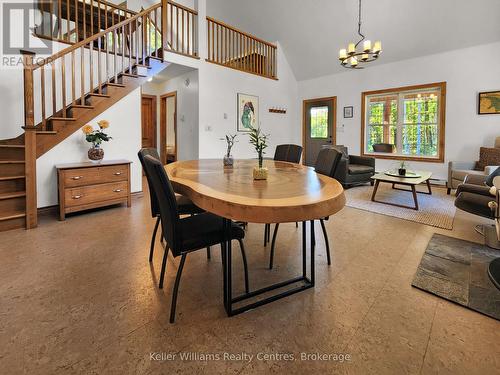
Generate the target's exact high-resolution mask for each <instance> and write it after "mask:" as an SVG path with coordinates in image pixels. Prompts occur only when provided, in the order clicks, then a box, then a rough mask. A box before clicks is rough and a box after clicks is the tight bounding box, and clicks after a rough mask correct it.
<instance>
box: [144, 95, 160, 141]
mask: <svg viewBox="0 0 500 375" xmlns="http://www.w3.org/2000/svg"><path fill="white" fill-rule="evenodd" d="M141 115H142V147H152V148H157V145H156V96H154V95H142V105H141Z"/></svg>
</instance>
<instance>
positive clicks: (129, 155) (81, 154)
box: [36, 88, 142, 207]
mask: <svg viewBox="0 0 500 375" xmlns="http://www.w3.org/2000/svg"><path fill="white" fill-rule="evenodd" d="M101 119H106V120H108V121H109V122H110V127H109V128H108V129H107V134H109V135H110V136H111V137H113V139H112V140H111V141H109V142H104V143H103V145H102V148H103V149H104V159H105V160H111V159H127V160H131V161H132V165H131V190H132V192H137V191H141V190H142V169H141V165H140V162H139V159H138V158H137V152H138V151H139V150H140V148H141V90H140V89H139V88H138V89H136V90H134V91H133V92H132V93H130V94H129V95H127V96H126V97H125V98H123V99H122V100H120V101H119V102H117V103H116V104H114V105H113V106H112V107H110V108H108V109H107V110H106V111H104V112H103V113H101V114H100V115H99V116H97V117H96V118H95V119H93V120H92V121H91V122H90V124H92V125H94V126H96V124H97V121H99V120H101ZM89 147H90V144H89V143H87V142H86V141H85V137H84V135H83V133H82V132H81V130H78V131H76V132H75V133H73V134H72V135H71V136H70V137H68V138H66V139H65V140H64V141H63V142H61V143H59V144H58V145H57V146H55V147H54V148H53V149H51V150H49V151H48V152H47V153H45V154H44V155H42V156H41V157H40V158H39V159H38V160H37V163H36V165H37V191H38V207H47V206H52V205H56V204H57V202H58V198H57V174H56V170H55V167H54V166H55V165H56V164H61V163H72V162H81V161H88V157H87V151H88V149H89Z"/></svg>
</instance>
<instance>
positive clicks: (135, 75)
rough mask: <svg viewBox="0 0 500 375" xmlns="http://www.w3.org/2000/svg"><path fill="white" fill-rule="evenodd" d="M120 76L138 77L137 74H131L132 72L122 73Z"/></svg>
mask: <svg viewBox="0 0 500 375" xmlns="http://www.w3.org/2000/svg"><path fill="white" fill-rule="evenodd" d="M122 76H125V77H132V78H139V77H140V75H139V74H133V73H122Z"/></svg>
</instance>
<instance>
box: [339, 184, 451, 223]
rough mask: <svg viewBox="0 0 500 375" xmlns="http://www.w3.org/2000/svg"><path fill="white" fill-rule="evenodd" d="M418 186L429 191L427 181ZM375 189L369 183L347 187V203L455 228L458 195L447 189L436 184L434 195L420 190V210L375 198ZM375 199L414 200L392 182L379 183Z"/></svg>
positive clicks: (397, 201)
mask: <svg viewBox="0 0 500 375" xmlns="http://www.w3.org/2000/svg"><path fill="white" fill-rule="evenodd" d="M417 190H422V191H427V187H426V186H424V185H421V186H417ZM372 192H373V187H372V186H368V185H367V186H357V187H353V188H350V189H347V190H346V191H345V194H346V198H347V203H346V204H347V206H349V207H354V208H359V209H361V210H365V211H370V212H375V213H378V214H382V215H387V216H394V217H398V218H400V219H405V220H410V221H415V222H417V223H422V224H426V225H431V226H433V227H438V228H442V229H453V219H454V217H455V211H456V209H455V206H454V199H455V197H454V196H452V195H446V189H440V188H433V189H432V195H427V194H418V205H419V210H418V211H416V210H412V209H410V208H402V207H395V206H390V205H388V204H383V203H380V202H372V201H371V196H372ZM376 199H377V200H378V201H383V202H391V203H396V204H402V205H406V206H412V205H413V204H414V203H413V196H412V194H411V192H407V191H401V190H395V189H392V187H391V185H390V184H385V183H381V184H380V185H379V188H378V191H377V196H376Z"/></svg>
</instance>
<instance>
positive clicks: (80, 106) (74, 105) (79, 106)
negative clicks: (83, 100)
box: [70, 104, 95, 109]
mask: <svg viewBox="0 0 500 375" xmlns="http://www.w3.org/2000/svg"><path fill="white" fill-rule="evenodd" d="M70 107H71V108H85V109H94V108H95V107H94V106H93V105H82V104H71V106H70Z"/></svg>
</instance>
